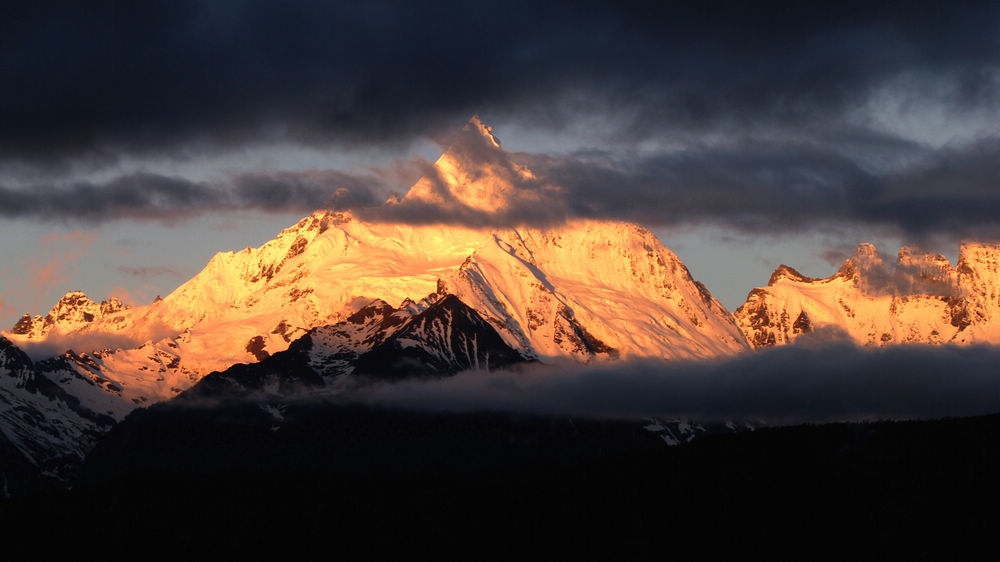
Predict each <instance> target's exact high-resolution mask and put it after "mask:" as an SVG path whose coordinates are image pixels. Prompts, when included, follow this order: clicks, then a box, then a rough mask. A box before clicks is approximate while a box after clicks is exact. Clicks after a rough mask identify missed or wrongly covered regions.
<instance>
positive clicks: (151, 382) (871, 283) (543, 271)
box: [0, 118, 1000, 480]
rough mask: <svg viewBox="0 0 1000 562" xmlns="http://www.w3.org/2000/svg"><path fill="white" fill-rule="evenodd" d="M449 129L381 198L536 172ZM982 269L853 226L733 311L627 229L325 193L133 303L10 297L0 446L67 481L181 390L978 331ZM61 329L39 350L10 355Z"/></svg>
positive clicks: (486, 193) (291, 385) (458, 190)
mask: <svg viewBox="0 0 1000 562" xmlns="http://www.w3.org/2000/svg"><path fill="white" fill-rule="evenodd" d="M463 135H464V136H462V137H461V139H460V140H461V142H464V143H471V144H472V145H473V146H474V147H475V150H467V149H466V150H458V149H454V150H448V151H446V152H445V153H444V154H443V155H442V156H441V158H440V159H439V160H438V161H437V162H436V163H435V168H434V172H433V173H432V175H431V176H428V177H425V178H422V179H421V180H420V181H419V182H417V183H416V184H415V185H414V186H413V188H411V190H410V192H409V193H408V194H407V195H406V197H404V198H403V199H402V200H401V201H400V200H393V201H389V202H387V205H398V204H406V203H407V202H414V201H416V202H419V203H421V204H425V205H433V204H460V205H462V206H464V207H468V208H472V209H476V210H479V211H488V210H490V209H496V208H502V207H504V206H505V205H506V202H508V201H509V199H510V198H513V197H521V196H523V194H522V193H521V192H520V191H519V187H518V185H517V182H518V181H519V179H523V178H530V177H533V176H532V175H531V174H532V173H531V171H530V170H528V169H526V168H524V167H521V166H517V165H514V164H510V163H509V159H508V158H501V157H499V156H500V155H504V154H505V153H503V149H502V148H501V146H500V143H499V141H498V140H497V139H496V137H495V136H494V135H493V134H492V131H491V129H490V128H489V127H487V126H486V125H484V124H482V123H481V122H480V121H479V120H478V119H475V118H474V119H473V120H472V121H470V123H469V125H468V126H467V127H466V129H465V131H463ZM466 148H468V147H466ZM484 154H485V155H486V157H485V158H484V156H483V155H484ZM505 166H506V167H505ZM998 286H1000V245H989V244H978V243H965V244H963V245H962V247H961V249H960V256H959V261H958V264H957V265H956V266H952V265H951V264H950V263H948V261H947V259H945V258H944V257H942V256H937V255H928V254H924V253H921V252H919V251H916V250H913V249H908V248H904V249H902V250H900V252H899V255H898V258H897V260H896V262H895V263H894V264H886V263H885V262H884V261H883V260H882V258H881V257H880V256H879V254H878V252H877V250H876V249H875V248H874V246H871V245H869V244H862V245H860V246H859V247H858V251H857V253H856V254H855V255H854V256H852V257H851V258H849V259H848V260H847V261H846V262H845V263H844V265H843V266H842V267H841V268H840V270H839V271H838V272H837V273H835V274H834V275H832V276H831V277H828V278H824V279H812V278H807V277H805V276H803V275H801V274H799V273H798V272H796V271H795V270H794V269H792V268H791V267H788V266H784V265H783V266H780V267H779V268H778V269H777V270H776V271H775V272H774V274H773V275H772V277H771V279H770V281H769V282H768V285H767V286H766V287H760V288H755V289H753V290H752V291H750V294H749V296H748V299H747V302H746V303H745V304H744V305H742V306H740V307H739V308H738V309H737V310H736V311H734V312H733V313H730V312H729V311H728V310H726V308H725V307H724V306H722V304H721V303H719V302H718V301H717V300H716V299H715V298H714V297H713V296H712V294H711V292H710V291H709V290H708V288H706V287H705V286H704V285H703V284H701V283H699V282H698V281H696V280H694V279H693V278H692V276H691V274H690V272H689V271H688V269H687V268H686V267H685V266H684V264H683V263H682V262H681V260H680V259H679V258H678V257H677V256H676V255H674V254H673V253H672V252H671V251H670V250H669V249H668V248H667V247H665V246H664V245H663V244H662V243H661V242H660V241H659V240H658V239H657V238H656V236H655V235H653V234H652V233H651V232H649V231H648V230H646V229H645V228H643V227H641V226H638V225H634V224H628V223H621V222H614V221H594V220H573V221H569V222H567V223H565V224H560V225H554V226H550V227H546V228H536V227H525V226H509V227H505V228H472V227H463V226H446V225H410V224H397V223H388V222H372V221H365V220H361V219H359V218H358V217H356V216H354V215H352V214H351V213H347V212H336V211H329V210H320V211H317V212H315V213H313V214H311V215H310V216H308V217H305V218H303V219H302V220H301V221H300V222H298V223H297V224H295V225H293V226H291V227H289V228H287V229H285V230H283V231H282V232H280V233H279V234H278V235H277V237H276V238H275V239H274V240H272V241H270V242H268V243H266V244H264V245H263V246H261V247H259V248H246V249H245V250H243V251H239V252H223V253H219V254H217V255H216V256H215V257H213V258H212V259H211V260H210V261H209V263H208V264H207V265H206V267H205V268H204V269H203V270H202V271H201V272H200V273H198V274H197V275H196V276H195V277H193V278H192V279H190V280H189V281H187V282H186V283H184V284H182V285H181V286H180V287H178V288H177V289H176V290H175V291H173V292H172V293H170V294H169V295H167V296H166V297H164V298H162V299H161V298H157V299H156V301H154V302H153V303H150V304H149V305H144V306H133V307H129V306H126V305H125V304H123V303H122V302H121V301H119V300H117V299H107V300H105V301H102V302H100V303H98V302H95V301H93V300H91V299H90V298H88V297H87V296H86V295H84V294H83V293H80V292H71V293H68V294H67V295H66V296H65V297H63V299H61V300H60V301H59V302H58V303H57V304H56V305H55V306H54V307H53V308H52V310H51V311H50V312H49V313H48V314H46V315H45V316H41V315H36V316H32V315H30V314H26V315H25V316H24V317H22V318H21V319H20V320H19V321H18V322H17V323H16V324H15V326H13V327H12V328H11V329H10V330H9V331H6V332H3V333H2V334H0V405H2V406H3V409H2V411H0V419H2V423H3V425H2V426H0V431H2V434H3V438H4V440H3V441H2V442H0V445H2V446H3V447H4V449H3V450H8V451H16V452H17V454H20V455H21V456H22V457H23V458H22V459H21V460H20V461H18V462H22V461H23V463H25V464H26V465H28V466H34V467H38V468H39V469H40V470H41V471H42V472H43V473H44V474H46V475H47V476H50V477H53V478H56V479H61V480H66V479H69V478H70V476H71V474H70V473H71V472H72V467H73V466H74V465H75V463H76V462H78V461H79V460H81V459H82V458H83V457H84V456H85V455H86V454H87V451H88V450H89V448H90V447H91V446H92V445H93V443H94V442H95V441H96V439H97V438H98V437H99V436H100V435H103V434H104V433H106V432H107V430H108V429H109V428H110V427H112V426H114V425H115V424H116V423H119V422H121V421H122V420H123V419H125V417H126V416H127V415H128V414H129V413H130V412H132V411H133V410H135V409H136V408H138V407H144V406H149V405H151V404H155V403H159V402H164V401H167V400H170V399H173V398H175V397H177V396H179V395H183V396H186V397H188V398H190V397H191V396H230V397H236V396H246V395H248V394H259V393H264V394H277V395H283V394H285V395H287V394H295V393H297V392H301V391H302V390H303V389H308V390H309V391H316V390H318V389H323V390H324V391H327V392H336V391H337V390H338V389H339V388H342V387H344V386H345V385H347V386H349V385H351V384H355V383H356V382H357V381H358V380H363V379H371V378H374V379H383V380H384V379H397V378H401V377H407V376H442V375H449V374H454V373H458V372H462V371H469V370H473V371H476V370H496V369H508V368H512V367H514V366H516V365H520V364H527V363H540V364H560V363H569V364H585V363H592V362H601V361H625V360H629V359H632V358H650V357H652V358H659V359H665V360H697V359H712V358H718V357H727V356H733V355H736V354H740V353H747V352H750V351H751V350H752V349H754V348H761V347H768V346H774V345H784V344H789V343H793V342H795V341H796V340H797V339H798V338H800V337H803V336H805V335H807V334H812V335H814V337H815V335H816V334H823V333H826V334H830V333H832V332H836V333H837V334H839V335H841V336H843V337H847V338H850V339H852V340H853V341H855V342H857V343H859V344H863V345H889V344H895V343H903V342H907V343H934V344H939V343H957V344H966V343H995V342H1000V300H998V299H1000V297H998V290H997V289H998ZM396 303H398V304H396ZM59 345H63V346H64V347H62V348H61V350H60V352H61V353H60V354H56V355H54V356H51V357H45V358H40V359H39V360H37V361H33V360H32V359H31V358H30V357H29V355H28V354H26V353H25V352H24V350H29V351H32V350H37V349H51V348H52V347H53V346H59ZM81 346H85V347H81ZM22 348H23V349H22ZM11 454H15V453H11ZM6 478H8V479H9V478H12V477H11V476H6Z"/></svg>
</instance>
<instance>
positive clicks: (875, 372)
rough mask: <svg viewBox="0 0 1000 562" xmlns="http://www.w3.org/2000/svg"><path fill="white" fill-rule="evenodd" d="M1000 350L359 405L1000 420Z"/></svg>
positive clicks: (849, 356)
mask: <svg viewBox="0 0 1000 562" xmlns="http://www.w3.org/2000/svg"><path fill="white" fill-rule="evenodd" d="M998 365H1000V349H997V348H995V347H988V346H971V347H968V346H966V347H958V346H916V345H914V346H898V347H890V348H882V349H870V348H859V347H855V346H853V345H851V344H848V343H833V344H824V345H821V346H811V345H808V344H807V345H796V346H789V347H783V348H779V349H770V350H764V351H758V352H754V353H750V354H747V355H744V356H740V357H737V358H735V359H731V360H725V361H705V362H663V361H655V360H636V361H628V362H615V363H604V364H600V365H594V366H566V367H562V368H561V367H537V368H531V369H528V370H525V371H523V372H519V373H514V374H512V373H504V372H493V373H483V372H467V373H463V374H460V375H458V376H455V377H452V378H446V379H439V380H434V381H405V382H401V383H397V384H391V385H382V386H375V387H370V388H367V389H364V390H361V391H358V392H357V393H356V394H355V395H354V396H353V398H356V399H359V400H361V401H363V402H366V403H368V404H372V405H380V406H391V407H404V408H411V409H417V410H430V411H456V412H469V411H485V410H493V411H509V412H515V413H525V414H536V413H537V414H553V415H596V416H608V417H669V418H680V419H689V420H699V421H704V422H710V421H724V420H755V421H759V422H763V423H767V424H773V425H786V424H798V423H825V422H836V421H865V420H886V419H893V420H903V419H939V418H946V417H962V416H972V415H982V414H989V413H997V412H1000V367H998Z"/></svg>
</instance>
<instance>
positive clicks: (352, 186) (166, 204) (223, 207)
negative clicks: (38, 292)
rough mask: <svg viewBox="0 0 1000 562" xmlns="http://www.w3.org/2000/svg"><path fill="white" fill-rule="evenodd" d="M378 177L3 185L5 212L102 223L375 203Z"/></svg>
mask: <svg viewBox="0 0 1000 562" xmlns="http://www.w3.org/2000/svg"><path fill="white" fill-rule="evenodd" d="M384 189H385V188H384V186H382V184H381V182H380V181H379V180H378V179H377V178H374V177H370V176H355V175H350V174H345V173H341V172H337V171H329V170H323V171H305V172H283V173H263V172H261V173H243V174H237V175H234V176H232V177H230V178H227V179H225V180H221V181H219V182H212V183H209V182H196V181H190V180H187V179H184V178H179V177H169V176H163V175H159V174H149V173H134V174H128V175H124V176H120V177H117V178H114V179H112V180H110V181H107V182H101V183H97V182H76V183H71V184H69V185H37V186H31V187H30V188H6V187H4V186H2V185H0V217H6V218H22V217H23V218H33V219H42V220H52V221H71V222H82V223H100V222H105V221H113V220H119V219H148V220H156V221H162V222H165V223H170V222H174V221H177V220H183V219H186V218H190V217H194V216H200V215H204V214H207V213H213V212H219V211H240V210H256V211H263V212H272V213H282V212H301V213H309V212H311V211H313V210H315V209H320V208H328V209H346V208H352V207H358V206H366V205H371V204H373V202H374V201H375V198H376V197H378V194H379V193H380V192H382V191H384Z"/></svg>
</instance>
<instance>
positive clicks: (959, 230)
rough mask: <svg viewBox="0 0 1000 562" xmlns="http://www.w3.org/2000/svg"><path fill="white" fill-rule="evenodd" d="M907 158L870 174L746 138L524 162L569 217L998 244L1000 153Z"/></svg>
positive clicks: (971, 148) (823, 153) (823, 149)
mask: <svg viewBox="0 0 1000 562" xmlns="http://www.w3.org/2000/svg"><path fill="white" fill-rule="evenodd" d="M910 152H911V153H912V155H913V156H914V157H916V158H917V159H918V161H919V164H916V165H908V166H906V167H903V168H901V169H893V170H882V171H879V170H872V169H868V168H866V167H865V166H864V165H863V163H861V162H859V161H858V159H857V158H855V157H852V156H850V155H846V154H842V153H841V152H840V151H839V150H837V149H834V148H831V147H829V146H826V145H820V144H815V143H810V142H794V141H774V140H758V139H746V140H743V141H737V142H731V143H727V144H724V145H721V146H711V147H709V146H700V147H690V148H688V149H686V150H683V151H676V152H670V153H658V154H653V155H646V156H637V157H634V158H631V159H628V158H625V159H622V158H618V159H611V158H608V159H593V158H588V159H582V158H573V157H529V156H525V158H526V160H528V161H530V162H531V163H532V166H533V167H534V169H536V170H537V171H538V172H539V174H540V175H544V176H546V177H548V178H550V179H551V180H552V181H553V182H554V183H556V184H558V185H560V186H562V187H563V188H565V192H566V193H565V194H566V199H567V201H569V202H570V205H571V211H570V214H572V215H578V216H589V217H615V218H620V219H625V220H632V221H636V222H640V223H642V224H646V225H649V226H653V225H662V226H678V225H685V224H699V223H705V222H710V223H717V224H721V225H724V226H727V227H730V228H735V229H738V230H742V231H745V232H751V233H757V232H765V233H774V232H780V231H795V230H801V229H803V228H809V227H817V226H820V227H822V226H828V225H831V224H845V223H855V224H859V223H860V224H867V225H870V226H878V227H887V228H891V229H894V230H896V231H897V232H899V233H902V234H905V235H906V236H908V237H913V238H916V239H919V238H921V237H925V236H929V235H932V234H934V233H941V232H947V233H950V234H952V235H955V236H969V237H980V238H982V237H986V238H993V237H997V236H1000V221H998V219H997V217H1000V191H997V185H1000V167H997V164H996V163H997V162H1000V142H998V141H997V140H995V139H987V140H985V141H980V142H978V143H973V144H971V145H968V146H963V147H961V148H947V147H946V148H941V149H938V150H931V149H927V148H920V147H916V146H914V147H912V148H911V150H910Z"/></svg>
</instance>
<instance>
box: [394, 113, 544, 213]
mask: <svg viewBox="0 0 1000 562" xmlns="http://www.w3.org/2000/svg"><path fill="white" fill-rule="evenodd" d="M547 187H550V186H541V185H540V184H539V183H538V181H537V178H536V177H535V175H534V173H532V171H531V170H529V169H528V168H527V167H525V166H522V165H520V164H518V163H516V162H514V161H513V160H511V158H510V156H509V155H508V153H507V152H506V151H504V150H503V148H501V147H500V141H499V140H498V139H497V137H496V136H495V135H494V134H493V128H492V127H490V126H489V125H486V124H484V123H483V122H482V121H481V120H480V119H479V117H478V116H473V117H472V119H470V120H469V122H468V123H466V125H465V127H463V128H462V130H461V131H460V132H459V133H458V134H456V135H455V136H454V138H453V139H452V140H451V143H450V145H449V146H448V148H447V150H445V152H444V154H442V155H441V157H440V158H438V159H437V161H436V162H434V167H433V170H432V171H431V173H428V174H427V175H425V176H423V177H422V178H420V180H418V181H417V183H415V184H414V185H413V187H411V188H410V190H409V192H408V193H407V194H406V196H405V197H404V198H403V200H404V201H407V202H411V203H412V202H417V203H421V204H426V205H432V206H434V207H437V208H439V209H442V210H447V211H462V210H469V209H471V210H473V211H478V212H483V213H490V214H493V213H497V212H504V211H509V210H511V208H512V207H513V206H514V205H515V203H518V202H521V203H524V202H525V199H529V200H532V201H534V200H537V199H538V198H539V189H540V188H547Z"/></svg>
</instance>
